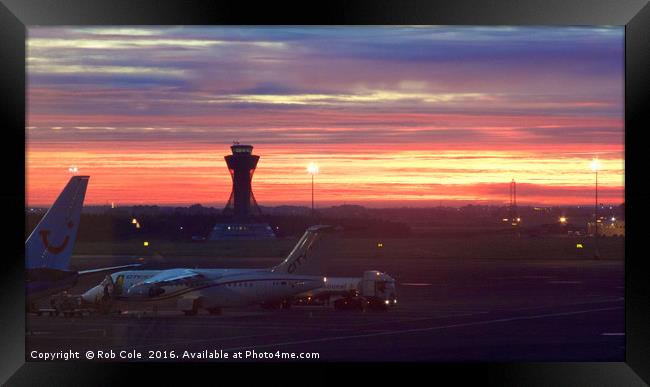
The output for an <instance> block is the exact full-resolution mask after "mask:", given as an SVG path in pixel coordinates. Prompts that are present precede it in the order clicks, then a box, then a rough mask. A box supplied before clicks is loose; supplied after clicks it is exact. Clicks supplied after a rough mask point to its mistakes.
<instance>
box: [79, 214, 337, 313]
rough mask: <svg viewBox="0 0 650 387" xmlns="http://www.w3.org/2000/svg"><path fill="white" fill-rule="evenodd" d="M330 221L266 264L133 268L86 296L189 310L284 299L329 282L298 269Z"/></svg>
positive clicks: (105, 304) (117, 304) (103, 304)
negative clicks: (254, 266)
mask: <svg viewBox="0 0 650 387" xmlns="http://www.w3.org/2000/svg"><path fill="white" fill-rule="evenodd" d="M330 228H331V227H330V226H323V225H318V226H311V227H309V228H308V229H307V231H305V233H304V234H303V236H302V237H301V238H300V240H299V241H298V243H297V244H296V246H295V247H294V248H293V250H292V251H291V253H289V255H288V256H287V258H286V259H285V260H284V261H283V262H282V263H280V264H279V265H277V266H275V267H273V268H270V269H269V268H265V269H188V268H178V269H169V270H129V271H120V272H116V273H113V274H111V275H109V276H106V278H105V279H104V281H102V283H100V284H99V285H97V286H95V287H93V288H91V289H90V290H88V291H87V292H86V293H84V294H83V295H82V296H81V297H82V299H83V300H84V302H86V303H90V304H93V305H95V306H97V307H99V308H113V309H123V308H125V307H130V306H133V305H137V304H139V305H152V306H155V307H159V306H163V305H167V306H169V305H171V306H175V307H176V309H178V310H182V311H183V312H184V313H185V314H187V315H194V314H196V313H197V312H198V311H199V309H206V310H207V311H208V312H209V313H210V314H219V313H221V308H224V307H234V306H245V305H255V304H262V303H264V302H266V301H269V300H275V299H284V298H287V297H290V296H292V295H295V294H298V293H302V292H305V291H308V290H311V289H315V288H319V287H321V286H323V284H324V278H323V277H322V276H314V275H299V274H293V273H294V272H295V271H296V269H297V268H298V267H304V266H306V264H307V263H308V261H309V259H310V258H311V254H310V253H311V249H312V246H313V244H314V243H315V242H316V240H318V239H319V238H320V236H321V235H322V233H323V232H324V231H325V230H328V229H330Z"/></svg>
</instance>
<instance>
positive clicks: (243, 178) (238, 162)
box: [223, 143, 262, 219]
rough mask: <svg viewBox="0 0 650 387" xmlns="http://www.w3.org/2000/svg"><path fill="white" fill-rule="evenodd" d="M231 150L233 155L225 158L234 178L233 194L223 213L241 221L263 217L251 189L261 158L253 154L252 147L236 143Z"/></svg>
mask: <svg viewBox="0 0 650 387" xmlns="http://www.w3.org/2000/svg"><path fill="white" fill-rule="evenodd" d="M230 149H231V150H232V154H231V155H227V156H225V157H224V158H225V159H226V164H227V165H228V170H229V171H230V176H231V177H232V192H231V193H230V199H228V203H227V204H226V208H224V209H223V213H224V214H226V215H234V216H235V217H236V218H240V219H241V218H246V217H249V216H250V215H262V211H260V208H259V206H258V205H257V202H256V201H255V196H254V195H253V188H252V187H251V183H252V181H253V173H255V168H256V167H257V162H258V161H259V160H260V156H257V155H254V154H253V146H252V145H240V144H239V143H235V144H233V146H231V147H230Z"/></svg>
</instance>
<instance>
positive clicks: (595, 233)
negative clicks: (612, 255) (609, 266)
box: [591, 158, 600, 259]
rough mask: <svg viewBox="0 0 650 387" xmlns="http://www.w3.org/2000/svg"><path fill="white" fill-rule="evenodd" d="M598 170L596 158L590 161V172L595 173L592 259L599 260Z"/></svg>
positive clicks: (598, 162) (598, 165) (598, 164)
mask: <svg viewBox="0 0 650 387" xmlns="http://www.w3.org/2000/svg"><path fill="white" fill-rule="evenodd" d="M599 169H600V161H598V158H594V159H593V160H591V170H592V171H594V172H595V173H596V203H595V206H594V218H595V219H594V227H595V228H596V231H594V244H595V247H596V252H595V253H594V258H596V259H598V258H600V250H599V249H598V170H599Z"/></svg>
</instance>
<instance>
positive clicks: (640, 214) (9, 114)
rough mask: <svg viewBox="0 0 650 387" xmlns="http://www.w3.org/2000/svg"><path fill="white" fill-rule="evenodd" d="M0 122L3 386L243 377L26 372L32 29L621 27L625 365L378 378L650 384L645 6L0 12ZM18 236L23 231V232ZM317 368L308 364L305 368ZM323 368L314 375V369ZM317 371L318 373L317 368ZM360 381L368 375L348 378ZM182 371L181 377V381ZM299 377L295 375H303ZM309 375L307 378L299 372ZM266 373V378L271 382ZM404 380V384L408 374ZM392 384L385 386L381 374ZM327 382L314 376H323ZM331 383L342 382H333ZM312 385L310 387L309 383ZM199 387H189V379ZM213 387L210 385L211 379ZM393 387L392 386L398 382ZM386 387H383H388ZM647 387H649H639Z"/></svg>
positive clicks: (57, 367) (419, 4) (157, 5)
mask: <svg viewBox="0 0 650 387" xmlns="http://www.w3.org/2000/svg"><path fill="white" fill-rule="evenodd" d="M0 1H1V2H0V42H1V44H0V67H1V68H2V71H1V72H0V93H2V98H1V99H0V122H1V123H2V134H3V137H4V139H5V144H4V152H3V153H4V154H5V156H6V161H5V166H6V168H5V170H6V171H7V172H10V175H11V176H10V180H9V182H8V183H7V186H6V187H8V190H7V189H6V188H5V190H4V191H3V192H2V194H1V195H2V198H3V204H4V206H3V207H4V208H5V210H8V211H9V214H8V215H7V214H6V212H5V214H6V215H5V217H4V223H5V225H6V226H7V227H4V229H5V230H4V231H3V233H4V235H3V245H4V249H3V250H4V254H3V258H4V259H2V270H1V271H0V278H1V280H0V284H2V291H1V292H0V306H1V307H2V309H1V310H0V327H1V329H0V335H1V339H0V340H1V341H0V346H1V347H0V358H1V359H2V360H1V361H0V382H2V383H6V384H7V385H11V386H14V385H41V384H51V385H108V384H111V385H115V384H116V383H118V384H120V385H122V384H126V382H127V381H133V380H135V379H134V378H133V376H132V375H133V373H143V375H141V376H144V377H145V378H146V380H147V382H148V384H152V383H155V382H156V381H157V380H165V381H167V382H168V381H169V380H170V379H168V378H169V377H170V376H173V375H181V376H182V375H196V374H197V373H205V374H207V375H208V376H209V375H212V374H217V373H218V374H223V373H225V372H229V373H230V372H233V371H234V372H235V373H239V374H243V373H245V370H246V369H248V368H249V367H253V366H257V365H253V364H133V363H129V364H124V363H112V364H94V363H79V362H77V363H65V362H53V363H25V353H24V351H25V327H24V324H25V316H24V315H25V313H24V283H23V277H24V247H23V245H22V243H23V242H22V240H23V239H24V222H25V217H24V204H25V180H24V179H25V177H24V172H25V163H24V157H25V153H24V141H25V136H24V134H25V133H24V130H25V92H24V90H25V38H26V26H30V25H39V26H47V25H102V24H105V25H150V24H161V25H164V24H175V25H180V24H226V25H228V24H230V25H240V24H243V25H259V24H262V25H266V24H301V25H309V24H321V25H329V24H334V25H342V24H373V25H383V24H447V25H477V24H478V25H625V26H626V28H625V31H626V34H625V44H626V47H625V58H626V64H625V81H626V85H625V175H626V179H625V180H626V187H625V200H626V202H628V203H627V205H626V209H628V210H627V213H626V223H627V227H626V228H627V231H626V233H627V236H626V255H625V257H626V259H625V273H626V289H625V316H626V360H625V362H620V363H494V364H493V363H472V364H455V363H454V364H450V363H446V364H437V363H434V364H423V365H420V366H419V367H418V365H417V364H415V365H411V364H406V365H402V367H403V368H405V370H401V371H398V372H393V371H390V368H380V369H383V372H380V373H378V376H380V377H382V378H383V377H385V376H391V375H392V376H393V377H397V378H399V377H400V375H403V374H404V373H408V374H411V373H412V372H413V371H416V372H421V373H423V374H426V375H429V377H431V378H433V377H435V379H434V380H444V379H443V378H449V377H451V378H452V379H448V380H454V384H456V383H459V382H460V383H461V384H462V383H463V382H472V383H477V384H481V385H485V384H489V385H564V386H566V385H581V386H587V385H588V386H596V385H599V386H600V385H626V386H635V385H644V384H645V383H650V367H649V365H650V339H649V331H650V312H649V310H650V291H649V283H650V281H649V280H648V279H650V275H649V274H648V263H647V254H643V251H644V245H643V242H644V239H647V238H643V232H644V231H645V230H644V227H643V224H644V223H643V220H644V219H645V218H646V215H647V214H648V211H647V209H648V205H647V203H644V199H646V200H647V198H648V191H647V190H645V189H644V187H643V185H644V183H643V180H644V178H643V176H644V170H643V166H644V163H643V159H642V156H643V151H644V150H645V149H644V148H647V147H646V146H645V144H644V142H643V131H644V130H647V128H648V127H649V126H648V110H649V109H647V106H648V105H647V101H648V98H647V96H648V93H649V92H650V87H649V85H650V82H648V78H649V75H648V73H649V72H648V69H650V43H649V39H648V37H649V36H650V6H649V5H648V4H647V2H646V1H644V0H626V1H620V0H619V1H617V0H606V1H586V0H571V1H569V0H562V1H557V0H553V1H550V0H546V1H544V0H518V1H517V0H507V1H506V0H501V1H483V2H480V1H467V0H464V1H459V0H457V1H453V2H451V1H450V2H443V1H424V0H411V1H402V2H400V1H380V0H369V1H354V2H352V1H345V0H339V1H327V2H320V3H318V4H314V3H312V2H303V3H300V4H289V3H275V2H271V3H261V2H260V3H259V4H258V3H253V2H241V1H240V2H236V1H224V0H219V1H194V2H187V1H182V0H173V1H164V2H161V1H135V0H130V1H129V0H111V1H108V0H105V1H88V0H85V1H84V0H60V1H53V0H38V1H24V0H22V1H21V0H0ZM21 226H22V227H21ZM262 366H263V367H264V368H265V370H264V371H263V372H264V373H266V374H269V375H270V374H272V375H273V376H269V377H270V378H282V377H283V375H292V374H293V372H294V371H295V370H296V367H295V364H294V365H292V364H289V365H287V364H272V365H268V364H266V365H262ZM311 366H313V364H312V365H311ZM317 366H318V365H317ZM320 366H322V365H320ZM344 366H345V367H346V368H347V370H346V371H347V372H346V374H349V373H350V371H352V372H353V373H354V374H358V375H357V376H360V377H364V376H366V375H367V374H369V373H373V374H377V373H375V372H374V370H375V369H376V368H373V372H369V369H368V367H370V366H372V364H362V365H359V367H356V366H355V367H354V368H352V367H351V366H350V365H349V364H348V365H344ZM179 368H181V369H182V370H179ZM301 368H302V367H301ZM302 369H303V370H304V368H302ZM271 371H273V372H271ZM404 371H406V372H404ZM387 373H388V374H390V375H386V374H387ZM320 374H322V373H321V372H319V375H320ZM328 374H329V375H330V377H331V378H337V377H342V376H341V375H343V374H342V373H341V374H339V373H338V372H328ZM313 377H315V376H313ZM193 378H194V376H192V379H193ZM213 380H214V379H213ZM398 380H399V379H398ZM385 381H387V380H385ZM644 381H645V383H644Z"/></svg>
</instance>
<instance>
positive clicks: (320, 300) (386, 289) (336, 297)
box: [294, 270, 397, 309]
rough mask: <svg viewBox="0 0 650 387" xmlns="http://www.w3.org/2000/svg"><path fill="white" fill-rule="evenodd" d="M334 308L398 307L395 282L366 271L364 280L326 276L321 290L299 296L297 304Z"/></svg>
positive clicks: (387, 277)
mask: <svg viewBox="0 0 650 387" xmlns="http://www.w3.org/2000/svg"><path fill="white" fill-rule="evenodd" d="M332 301H334V308H335V309H365V308H369V309H387V308H388V307H389V306H394V305H395V304H397V292H396V289H395V280H394V279H393V278H392V277H391V276H389V275H388V274H386V273H382V272H379V271H376V270H369V271H365V272H364V273H363V277H360V278H359V277H326V278H325V283H324V285H323V286H322V287H320V288H316V289H312V290H309V291H307V292H304V293H301V294H298V295H297V296H296V297H295V299H294V304H297V305H330V302H332Z"/></svg>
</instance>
